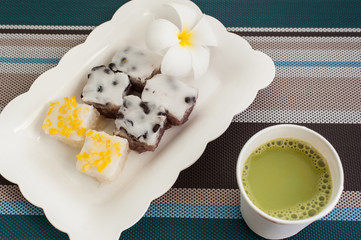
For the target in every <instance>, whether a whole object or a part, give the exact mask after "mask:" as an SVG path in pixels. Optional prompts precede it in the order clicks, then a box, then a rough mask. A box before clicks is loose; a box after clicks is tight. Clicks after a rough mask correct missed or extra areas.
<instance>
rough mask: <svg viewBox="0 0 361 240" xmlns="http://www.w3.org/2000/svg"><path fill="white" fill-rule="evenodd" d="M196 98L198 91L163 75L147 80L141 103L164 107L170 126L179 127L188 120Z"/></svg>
mask: <svg viewBox="0 0 361 240" xmlns="http://www.w3.org/2000/svg"><path fill="white" fill-rule="evenodd" d="M197 98H198V89H196V88H193V87H191V86H188V85H187V84H185V83H184V82H182V81H180V80H178V79H176V78H174V77H171V76H168V75H164V74H157V75H155V76H154V77H153V78H151V79H149V80H148V81H147V82H146V84H145V87H144V91H143V93H142V101H145V102H153V103H155V104H157V105H160V106H162V107H164V109H165V110H166V111H167V118H168V121H169V123H171V124H172V125H180V124H183V123H184V122H185V121H187V120H188V116H189V115H190V113H191V112H192V110H193V107H194V105H195V103H196V101H197Z"/></svg>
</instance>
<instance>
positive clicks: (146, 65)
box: [109, 46, 161, 91]
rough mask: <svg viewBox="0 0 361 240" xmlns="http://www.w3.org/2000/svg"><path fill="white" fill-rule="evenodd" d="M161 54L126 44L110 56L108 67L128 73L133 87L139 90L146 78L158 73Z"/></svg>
mask: <svg viewBox="0 0 361 240" xmlns="http://www.w3.org/2000/svg"><path fill="white" fill-rule="evenodd" d="M160 63H161V56H159V55H158V54H155V53H153V52H150V51H149V50H146V49H142V48H136V47H132V46H126V47H124V48H121V49H120V50H119V51H118V52H117V53H116V54H115V55H114V57H113V58H112V62H111V63H110V64H109V68H110V69H111V70H112V71H114V72H124V73H126V74H128V76H129V78H130V81H131V82H132V84H133V86H134V88H135V89H136V90H138V91H141V90H142V89H143V88H144V85H145V82H146V81H147V79H149V78H151V77H153V76H154V75H155V74H156V73H159V69H160Z"/></svg>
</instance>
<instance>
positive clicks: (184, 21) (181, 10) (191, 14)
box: [167, 3, 201, 31]
mask: <svg viewBox="0 0 361 240" xmlns="http://www.w3.org/2000/svg"><path fill="white" fill-rule="evenodd" d="M167 5H168V6H170V7H172V8H173V9H174V10H175V11H176V12H177V14H178V16H179V18H180V24H181V26H179V28H180V29H183V28H185V29H186V30H187V31H190V30H191V29H192V28H193V27H194V26H195V25H196V23H197V21H198V19H199V18H200V16H201V13H198V12H197V11H196V10H195V9H193V8H191V7H189V6H187V5H185V4H179V3H168V4H167Z"/></svg>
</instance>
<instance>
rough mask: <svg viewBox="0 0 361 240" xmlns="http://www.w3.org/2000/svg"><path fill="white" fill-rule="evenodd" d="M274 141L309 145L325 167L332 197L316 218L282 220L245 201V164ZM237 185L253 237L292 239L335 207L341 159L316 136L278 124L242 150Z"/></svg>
mask: <svg viewBox="0 0 361 240" xmlns="http://www.w3.org/2000/svg"><path fill="white" fill-rule="evenodd" d="M277 138H293V139H299V140H302V141H304V142H307V143H309V144H310V145H312V146H313V147H314V148H315V149H317V151H318V152H319V153H321V154H322V155H323V156H324V158H325V160H326V161H327V163H328V166H329V169H330V173H331V178H332V183H333V185H332V193H331V198H330V199H329V202H328V204H327V205H326V206H325V208H324V209H323V210H322V211H321V212H319V213H318V214H316V215H314V216H312V217H309V218H305V219H301V220H283V219H279V218H275V217H272V216H270V215H268V214H266V213H264V212H263V211H261V210H260V209H259V208H258V207H257V206H255V205H254V204H253V202H252V201H251V200H250V199H249V198H248V196H247V194H246V192H245V190H244V188H243V184H242V170H243V166H244V163H245V162H246V160H247V158H248V157H249V156H250V154H251V153H252V152H254V151H255V150H256V149H257V148H258V147H259V146H261V145H263V144H264V143H266V142H268V141H270V140H273V139H277ZM236 174H237V175H236V176H237V183H238V186H239V189H240V193H241V212H242V217H243V219H244V220H245V222H246V224H247V225H248V227H249V228H250V229H251V230H252V231H254V232H255V233H256V234H258V235H260V236H262V237H264V238H268V239H283V238H287V237H291V236H293V235H295V234H297V233H298V232H299V231H301V230H302V229H303V228H305V227H306V226H307V225H309V224H311V223H312V222H314V221H316V220H318V219H320V218H322V217H324V216H325V215H327V214H328V213H329V212H330V211H331V210H332V209H333V208H334V207H335V206H336V204H337V202H338V200H339V199H340V197H341V194H342V190H343V182H344V177H343V169H342V164H341V161H340V158H339V156H338V154H337V152H336V151H335V149H334V148H333V147H332V145H331V144H330V143H329V142H328V141H327V140H326V139H325V138H324V137H322V136H321V135H320V134H318V133H317V132H315V131H313V130H311V129H309V128H306V127H302V126H298V125H292V124H280V125H275V126H271V127H268V128H265V129H263V130H261V131H259V132H258V133H256V134H255V135H254V136H253V137H251V138H250V139H249V140H248V141H247V143H246V144H245V145H244V146H243V148H242V150H241V152H240V155H239V157H238V162H237V169H236Z"/></svg>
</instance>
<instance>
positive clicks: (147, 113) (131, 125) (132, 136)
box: [114, 95, 166, 153]
mask: <svg viewBox="0 0 361 240" xmlns="http://www.w3.org/2000/svg"><path fill="white" fill-rule="evenodd" d="M165 114H166V113H165V110H164V108H163V107H161V106H158V105H156V104H154V103H150V102H143V101H142V100H141V99H140V98H139V97H137V96H134V95H129V96H126V97H124V102H123V106H122V107H121V108H120V110H119V112H118V114H117V119H116V120H115V130H114V134H115V135H118V136H120V137H124V138H127V139H128V141H129V146H130V149H132V150H135V151H137V152H139V153H141V152H144V151H154V150H155V149H156V148H157V146H158V143H159V141H160V139H161V138H162V136H163V132H164V127H165V124H166V116H165Z"/></svg>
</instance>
